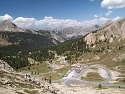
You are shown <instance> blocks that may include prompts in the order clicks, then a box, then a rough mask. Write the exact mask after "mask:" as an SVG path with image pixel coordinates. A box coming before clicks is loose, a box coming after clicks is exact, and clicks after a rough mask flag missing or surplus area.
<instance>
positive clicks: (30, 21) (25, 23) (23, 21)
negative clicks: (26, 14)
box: [13, 17, 36, 27]
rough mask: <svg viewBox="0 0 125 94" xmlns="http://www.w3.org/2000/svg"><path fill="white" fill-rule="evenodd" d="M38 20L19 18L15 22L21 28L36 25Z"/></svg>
mask: <svg viewBox="0 0 125 94" xmlns="http://www.w3.org/2000/svg"><path fill="white" fill-rule="evenodd" d="M35 21H36V19H35V18H23V17H18V18H16V19H15V20H13V22H14V23H15V24H17V25H18V26H19V27H29V26H31V25H33V24H34V23H35Z"/></svg>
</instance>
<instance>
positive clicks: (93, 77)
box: [81, 72, 104, 82]
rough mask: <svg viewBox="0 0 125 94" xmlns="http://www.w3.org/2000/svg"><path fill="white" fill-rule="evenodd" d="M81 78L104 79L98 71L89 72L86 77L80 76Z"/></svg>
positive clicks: (88, 79) (89, 79)
mask: <svg viewBox="0 0 125 94" xmlns="http://www.w3.org/2000/svg"><path fill="white" fill-rule="evenodd" d="M81 79H82V80H86V81H95V82H96V81H104V78H103V77H101V76H100V75H99V74H98V73H96V72H89V73H88V74H87V76H86V77H81Z"/></svg>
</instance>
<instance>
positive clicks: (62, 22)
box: [0, 14, 118, 28]
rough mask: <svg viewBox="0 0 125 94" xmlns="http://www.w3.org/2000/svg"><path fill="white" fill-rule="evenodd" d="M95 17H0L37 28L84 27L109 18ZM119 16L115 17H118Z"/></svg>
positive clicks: (22, 25)
mask: <svg viewBox="0 0 125 94" xmlns="http://www.w3.org/2000/svg"><path fill="white" fill-rule="evenodd" d="M94 16H95V19H93V20H85V21H77V20H73V19H55V18H53V17H51V16H49V17H48V16H45V17H44V19H42V20H37V19H35V18H24V17H17V18H16V19H13V17H11V16H9V15H8V14H6V15H4V16H0V19H2V20H7V19H11V21H12V22H13V23H15V24H16V25H18V26H19V27H26V28H28V27H35V28H39V27H40V28H42V27H70V26H83V27H90V26H93V25H95V24H98V23H104V22H106V21H107V20H109V19H108V18H104V17H101V18H100V16H98V15H94ZM117 18H118V17H117ZM117 18H114V20H115V19H117Z"/></svg>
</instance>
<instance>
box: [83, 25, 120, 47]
mask: <svg viewBox="0 0 125 94" xmlns="http://www.w3.org/2000/svg"><path fill="white" fill-rule="evenodd" d="M120 36H122V31H121V29H120V28H119V27H118V25H117V24H116V23H111V24H109V25H106V26H104V27H102V28H100V29H98V30H97V31H96V32H91V33H89V34H88V35H87V36H86V37H85V39H84V41H85V42H86V44H87V45H89V46H90V45H92V44H95V43H96V42H99V41H105V40H107V41H108V42H113V40H114V39H115V38H118V37H120Z"/></svg>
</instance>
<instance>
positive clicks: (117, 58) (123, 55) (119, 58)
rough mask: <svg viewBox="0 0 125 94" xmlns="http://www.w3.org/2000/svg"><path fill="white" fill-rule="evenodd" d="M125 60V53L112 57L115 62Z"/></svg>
mask: <svg viewBox="0 0 125 94" xmlns="http://www.w3.org/2000/svg"><path fill="white" fill-rule="evenodd" d="M123 60H125V53H124V54H122V55H120V56H118V57H115V58H113V59H112V61H114V62H121V61H123Z"/></svg>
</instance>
